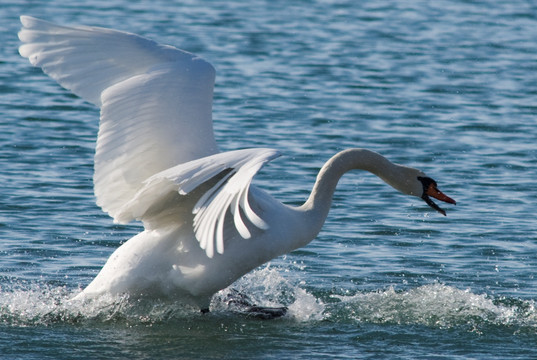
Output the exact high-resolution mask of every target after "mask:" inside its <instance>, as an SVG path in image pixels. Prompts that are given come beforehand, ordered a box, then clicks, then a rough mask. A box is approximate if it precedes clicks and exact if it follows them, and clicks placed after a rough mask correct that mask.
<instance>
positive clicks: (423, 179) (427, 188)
mask: <svg viewBox="0 0 537 360" xmlns="http://www.w3.org/2000/svg"><path fill="white" fill-rule="evenodd" d="M416 179H417V181H418V182H419V183H420V184H421V198H422V199H423V200H424V201H425V202H426V203H427V205H429V206H430V207H432V208H433V209H435V210H436V211H438V212H439V213H440V214H442V215H444V216H446V212H445V211H444V210H443V209H442V208H441V207H440V206H438V205H436V204H435V202H434V201H433V200H431V198H435V199H437V200H440V201H443V202H446V203H448V204H454V205H455V204H456V202H455V200H453V199H452V198H450V197H449V196H447V195H445V194H444V193H443V192H441V191H440V190H438V185H437V184H436V181H434V180H433V179H431V178H430V177H427V176H425V175H424V176H417V178H416Z"/></svg>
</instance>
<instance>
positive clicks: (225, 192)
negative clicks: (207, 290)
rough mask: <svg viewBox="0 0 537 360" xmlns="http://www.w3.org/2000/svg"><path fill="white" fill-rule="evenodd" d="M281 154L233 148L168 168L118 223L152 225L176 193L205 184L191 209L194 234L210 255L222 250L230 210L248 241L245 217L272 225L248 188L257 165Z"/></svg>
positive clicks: (256, 223) (122, 213)
mask: <svg viewBox="0 0 537 360" xmlns="http://www.w3.org/2000/svg"><path fill="white" fill-rule="evenodd" d="M279 155H280V154H279V152H278V151H276V150H273V149H261V148H258V149H245V150H237V151H229V152H224V153H219V154H215V155H211V156H207V157H204V158H201V159H196V160H193V161H189V162H187V163H183V164H180V165H177V166H175V167H172V168H170V169H167V170H164V171H162V172H160V173H158V174H155V175H153V176H152V177H150V178H149V179H147V180H146V181H144V186H143V187H142V189H141V190H140V191H138V193H137V194H136V195H135V196H134V197H133V199H132V200H131V201H129V202H128V203H127V204H125V206H123V207H122V209H120V211H119V212H118V215H117V216H116V221H118V222H122V223H123V222H129V221H131V220H133V219H138V220H142V221H144V223H145V224H146V226H148V227H150V226H151V225H150V224H148V223H151V222H152V221H155V219H154V217H155V209H158V213H157V215H156V216H157V217H158V216H159V214H165V213H166V211H165V208H166V206H168V204H169V199H170V198H173V194H177V193H179V195H180V196H188V195H189V194H191V193H192V192H193V191H194V190H196V189H199V188H200V187H202V185H205V187H203V192H202V193H201V194H198V195H196V196H197V197H196V198H195V199H194V205H193V207H192V214H193V215H194V216H193V223H192V226H193V229H194V234H195V236H196V239H197V240H198V241H199V243H200V246H201V248H202V249H204V250H205V252H206V254H207V256H208V257H213V256H214V252H215V251H216V252H217V253H220V254H223V253H224V219H225V217H226V215H227V214H228V213H231V214H232V216H233V223H234V226H235V228H236V230H237V231H238V233H239V234H240V235H241V236H242V237H243V238H245V239H247V238H250V236H251V234H250V231H249V230H248V227H247V226H246V220H247V221H248V222H249V223H250V224H252V225H254V226H255V227H257V228H259V229H267V228H268V226H267V224H266V222H265V221H264V220H263V219H262V218H261V217H259V216H258V215H257V214H256V213H255V212H254V211H253V210H252V208H251V206H250V204H249V202H248V201H249V199H248V190H249V188H250V183H251V181H252V178H253V177H254V176H255V174H256V173H257V172H258V171H259V169H261V167H262V166H263V165H264V164H265V163H267V162H268V161H270V160H272V159H274V158H276V157H278V156H279ZM207 184H209V185H208V186H207ZM179 201H180V200H179ZM162 216H163V215H162ZM176 220H177V219H175V221H176Z"/></svg>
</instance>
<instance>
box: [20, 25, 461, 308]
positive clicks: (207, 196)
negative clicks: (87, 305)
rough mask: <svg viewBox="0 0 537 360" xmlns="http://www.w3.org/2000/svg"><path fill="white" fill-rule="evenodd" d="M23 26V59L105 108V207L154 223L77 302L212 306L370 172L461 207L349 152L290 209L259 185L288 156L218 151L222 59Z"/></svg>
mask: <svg viewBox="0 0 537 360" xmlns="http://www.w3.org/2000/svg"><path fill="white" fill-rule="evenodd" d="M20 19H21V23H22V25H23V27H22V29H21V31H20V32H19V38H20V40H21V41H22V42H23V45H21V46H20V49H19V52H20V54H21V55H22V56H23V57H27V58H28V59H29V60H30V62H31V63H32V64H33V65H34V66H39V67H41V68H42V69H43V71H44V72H45V73H47V74H48V75H49V76H50V77H52V78H53V79H55V80H56V81H57V82H58V83H60V85H62V86H63V87H65V88H67V89H69V90H71V91H72V92H73V93H75V94H77V95H78V96H80V97H82V98H83V99H85V100H87V101H89V102H91V103H93V104H95V105H96V106H98V107H100V109H101V117H100V127H99V134H98V138H97V145H96V153H95V174H94V179H93V180H94V186H95V195H96V198H97V204H98V205H99V206H100V207H102V209H103V210H104V211H106V212H108V214H110V216H112V217H113V218H114V221H115V222H117V223H121V224H125V223H128V222H129V221H132V220H141V221H142V222H143V225H144V227H145V230H144V231H143V232H141V233H140V234H138V235H136V236H134V237H133V238H131V239H130V240H128V241H127V242H126V243H124V244H123V245H121V246H120V247H119V248H118V249H117V250H116V251H115V252H114V253H113V254H112V255H111V256H110V258H109V259H108V261H107V262H106V264H105V265H104V267H103V268H102V270H101V271H100V273H99V274H98V275H97V277H96V278H95V279H94V280H93V281H92V282H91V283H90V284H89V285H88V286H87V287H86V288H85V289H84V290H83V292H82V293H81V294H80V295H79V296H78V298H92V297H95V296H99V295H101V294H123V293H128V294H134V295H144V294H145V295H151V296H169V297H183V298H185V299H187V300H191V301H193V302H194V303H195V304H197V305H198V306H199V307H200V309H201V310H202V311H208V309H209V303H210V300H211V297H212V295H213V294H215V293H216V292H217V291H219V290H221V289H223V288H225V287H227V286H228V285H230V284H231V283H233V282H234V281H235V280H237V279H238V278H239V277H241V276H242V275H244V274H246V273H247V272H249V271H251V270H252V269H254V268H256V267H258V266H259V265H261V264H263V263H265V262H267V261H269V260H271V259H273V258H275V257H277V256H279V255H282V254H285V253H288V252H290V251H292V250H294V249H297V248H300V247H302V246H305V245H306V244H308V243H309V242H310V241H312V240H313V239H314V238H315V237H316V236H317V234H318V232H319V231H320V229H321V226H322V225H323V223H324V221H325V218H326V216H327V214H328V210H329V208H330V204H331V201H332V195H333V193H334V190H335V187H336V185H337V182H338V180H339V178H340V177H341V176H342V175H343V174H344V173H346V172H347V171H349V170H352V169H362V170H366V171H369V172H371V173H373V174H375V175H377V176H378V177H380V178H381V179H382V180H384V181H385V182H386V183H388V184H389V185H391V186H392V187H394V188H395V189H397V190H398V191H400V192H402V193H404V194H408V195H413V196H418V197H421V198H422V199H424V200H425V201H426V202H427V204H429V205H430V206H431V207H433V208H434V209H436V210H437V211H439V212H440V213H442V214H444V215H445V212H444V211H443V210H442V209H441V208H439V207H438V206H437V205H436V204H435V203H434V202H433V201H432V200H431V197H433V198H436V199H438V200H441V201H444V202H447V203H451V204H455V201H454V200H452V199H451V198H449V197H448V196H446V195H444V194H443V193H441V192H440V191H439V190H438V189H437V185H436V182H435V181H434V180H432V179H431V178H429V177H427V176H426V175H425V174H424V173H422V172H421V171H419V170H416V169H413V168H409V167H405V166H401V165H397V164H394V163H392V162H390V161H388V160H387V159H386V158H384V157H383V156H381V155H379V154H378V153H375V152H373V151H369V150H365V149H349V150H345V151H342V152H340V153H338V154H336V155H335V156H334V157H332V158H331V159H330V160H328V162H327V163H326V164H325V165H324V166H323V167H322V169H321V170H320V172H319V175H318V177H317V180H316V182H315V185H314V186H313V190H312V192H311V195H310V196H309V198H308V199H307V200H306V202H305V203H304V204H303V205H302V206H298V207H291V206H288V205H284V204H282V203H280V202H279V201H277V200H275V199H274V198H272V197H271V196H270V195H268V194H267V193H266V192H264V191H263V190H261V189H259V188H257V187H254V186H250V183H251V181H252V178H253V177H254V175H255V174H256V173H257V171H259V169H260V168H261V167H262V166H263V165H264V164H265V163H267V162H268V161H270V160H272V159H274V158H276V157H277V156H279V153H278V152H277V151H275V150H272V149H244V150H237V151H229V152H219V150H218V147H217V145H216V142H215V139H214V135H213V127H212V98H213V86H214V78H215V70H214V68H213V67H212V66H211V64H209V63H208V62H206V61H205V60H203V59H201V58H199V57H197V56H196V55H193V54H190V53H188V52H185V51H182V50H179V49H176V48H174V47H171V46H165V45H160V44H157V43H155V42H153V41H151V40H148V39H145V38H142V37H140V36H137V35H134V34H130V33H125V32H120V31H116V30H110V29H104V28H97V27H86V26H79V27H65V26H59V25H55V24H52V23H50V22H46V21H43V20H39V19H36V18H32V17H29V16H21V18H20Z"/></svg>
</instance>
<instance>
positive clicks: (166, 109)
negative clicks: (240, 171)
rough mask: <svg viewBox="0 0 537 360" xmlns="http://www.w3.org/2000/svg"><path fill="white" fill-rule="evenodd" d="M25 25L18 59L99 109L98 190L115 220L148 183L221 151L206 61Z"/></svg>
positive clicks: (80, 31)
mask: <svg viewBox="0 0 537 360" xmlns="http://www.w3.org/2000/svg"><path fill="white" fill-rule="evenodd" d="M21 23H22V25H23V27H22V29H21V31H20V32H19V38H20V39H21V41H22V42H23V45H21V46H20V48H19V52H20V54H21V55H22V56H24V57H27V58H28V59H29V60H30V62H31V63H32V64H33V65H35V66H39V67H41V68H42V69H43V71H44V72H45V73H47V74H48V75H50V76H51V77H52V78H53V79H55V80H56V81H58V82H59V83H60V85H62V86H63V87H65V88H67V89H69V90H71V91H73V92H74V93H75V94H77V95H79V96H81V97H82V98H84V99H85V100H87V101H89V102H92V103H93V104H95V105H97V106H99V107H101V122H100V126H99V135H98V139H97V148H96V154H95V174H94V186H95V195H96V197H97V203H98V205H99V206H101V207H102V208H103V210H105V211H107V212H108V213H109V214H110V215H111V216H112V217H114V218H115V217H116V215H117V213H118V211H119V209H120V208H122V207H123V205H124V204H125V203H126V202H128V201H129V200H130V199H131V198H132V197H133V196H134V195H135V194H136V192H137V191H138V190H139V189H140V188H141V186H142V184H143V181H144V180H146V179H147V178H149V177H150V176H152V175H154V174H156V173H158V172H160V171H163V170H165V169H167V168H170V167H173V166H175V165H177V164H181V163H184V162H187V161H190V160H193V159H197V158H200V157H204V156H208V155H211V154H214V153H216V152H218V148H217V146H216V142H215V140H214V134H213V127H212V99H213V87H214V77H215V71H214V68H213V67H212V65H211V64H209V63H208V62H206V61H204V60H203V59H201V58H199V57H197V56H195V55H193V54H190V53H188V52H185V51H182V50H179V49H176V48H174V47H171V46H165V45H160V44H157V43H156V42H154V41H152V40H149V39H145V38H143V37H140V36H137V35H134V34H130V33H126V32H121V31H116V30H110V29H104V28H98V27H86V26H79V27H68V26H60V25H56V24H53V23H50V22H47V21H43V20H39V19H36V18H32V17H29V16H22V17H21Z"/></svg>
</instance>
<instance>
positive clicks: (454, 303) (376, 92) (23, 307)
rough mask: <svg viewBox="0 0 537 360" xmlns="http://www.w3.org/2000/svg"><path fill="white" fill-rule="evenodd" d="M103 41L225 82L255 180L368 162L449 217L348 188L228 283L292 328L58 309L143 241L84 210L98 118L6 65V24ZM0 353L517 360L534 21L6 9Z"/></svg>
mask: <svg viewBox="0 0 537 360" xmlns="http://www.w3.org/2000/svg"><path fill="white" fill-rule="evenodd" d="M23 13H24V14H28V15H34V16H40V17H44V18H46V19H49V20H51V21H55V22H59V23H71V24H91V25H100V26H105V27H114V28H118V29H122V30H126V31H131V32H136V33H140V34H142V35H145V36H148V37H150V38H153V39H155V40H157V41H159V42H164V43H169V44H173V45H176V46H179V47H182V48H184V49H187V50H190V51H192V52H196V53H198V54H199V55H201V56H203V57H204V58H206V59H208V60H209V61H211V62H212V63H213V64H214V65H215V67H216V69H217V85H216V93H215V106H214V110H215V127H216V131H217V138H218V141H219V144H220V146H221V148H222V149H224V150H232V149H236V148H241V147H254V146H259V147H262V146H264V147H274V148H277V149H279V150H281V151H282V152H283V153H284V156H283V157H282V158H279V159H277V160H276V161H274V162H273V163H272V164H270V166H268V167H266V168H264V169H263V171H262V173H261V174H260V175H259V176H258V177H257V178H256V183H257V184H258V185H259V186H261V187H263V188H265V189H267V190H268V191H270V192H271V193H272V194H274V196H276V197H277V198H279V199H281V200H284V201H286V202H289V203H292V204H298V203H300V202H301V201H303V200H304V199H305V198H306V196H307V194H308V192H309V190H310V188H311V185H312V183H313V181H314V178H315V176H316V172H317V170H318V168H319V167H320V166H321V165H322V163H323V162H324V161H325V160H327V159H328V158H329V157H330V156H332V155H333V154H334V153H335V152H337V151H339V150H341V149H344V148H348V147H367V148H370V149H373V150H376V151H378V152H380V153H382V154H384V155H385V156H387V157H388V158H390V159H391V160H393V161H395V162H399V163H404V164H407V165H410V166H414V167H418V168H420V169H422V170H424V171H426V172H427V173H428V175H430V176H432V177H433V178H435V179H436V180H437V181H438V182H439V185H440V188H441V189H442V190H443V191H444V192H445V193H446V194H448V195H450V196H452V197H453V198H454V199H456V200H457V202H458V204H457V206H455V207H453V206H449V205H448V206H445V208H446V210H447V212H448V216H447V217H443V216H441V215H439V214H437V213H433V212H432V211H431V210H430V209H429V208H427V207H426V206H425V205H424V204H422V203H421V202H420V201H419V200H417V199H412V198H408V197H405V196H402V195H399V194H397V193H396V192H394V191H393V190H392V189H391V188H389V187H387V186H386V185H384V184H382V182H381V181H379V180H378V179H376V178H374V177H373V176H371V175H369V174H366V173H359V172H356V173H352V174H348V175H346V176H345V177H344V178H343V179H342V181H341V182H340V184H339V187H338V190H337V192H336V194H335V198H334V206H333V209H332V211H331V213H330V215H329V218H328V220H327V222H326V224H325V227H324V229H323V231H322V232H321V234H320V235H319V237H318V238H317V239H316V240H315V241H313V242H312V243H311V244H310V245H309V246H307V247H306V248H303V249H300V250H298V251H295V252H293V253H291V254H289V255H287V256H285V257H282V258H279V259H276V260H274V261H272V262H271V263H270V264H269V265H268V266H263V267H261V268H259V269H257V270H256V271H254V272H252V273H251V274H248V275H247V276H246V277H244V278H243V279H241V280H239V282H238V283H237V284H235V285H234V287H235V288H238V289H239V290H241V291H242V292H244V293H246V294H248V295H249V296H251V297H252V298H253V299H254V300H256V301H258V302H260V303H264V304H269V305H270V304H283V305H287V306H289V308H290V311H289V315H288V316H286V317H285V318H283V319H279V320H275V321H259V320H254V319H248V318H245V317H242V316H237V315H236V314H233V313H232V312H231V311H230V309H229V308H228V307H227V306H226V305H225V302H223V301H222V299H223V298H224V297H225V294H226V291H228V290H226V291H224V292H223V293H221V294H218V296H216V297H215V299H214V300H213V304H212V307H213V309H214V311H213V312H212V313H211V314H209V315H205V316H202V315H201V314H199V313H198V312H197V310H195V309H191V308H188V307H185V306H183V305H181V304H177V303H170V302H163V301H132V300H130V299H128V298H117V299H102V300H101V301H99V302H96V303H94V304H92V305H91V306H86V307H82V306H80V305H79V304H78V305H77V304H75V303H72V302H70V301H69V299H70V298H71V297H72V296H73V295H75V294H77V293H78V292H79V291H80V289H81V288H83V287H84V286H85V285H87V284H88V283H89V281H91V279H92V278H93V277H94V276H95V275H96V273H97V272H98V271H99V269H100V267H101V266H102V265H103V264H104V262H105V260H106V259H107V257H108V256H109V255H110V254H111V253H112V251H113V250H114V249H115V248H117V247H118V246H119V245H120V244H121V243H122V242H123V241H125V240H127V239H128V238H129V237H131V236H132V235H134V234H135V233H137V232H138V231H139V230H140V226H139V225H137V224H131V225H128V226H116V225H113V223H112V221H111V219H110V218H109V217H108V216H107V215H105V214H103V213H102V212H101V210H100V209H99V208H98V207H97V206H96V205H95V203H94V198H93V192H92V180H91V178H92V171H93V170H92V156H93V151H94V141H95V138H96V133H97V127H98V111H97V110H96V109H95V108H93V107H92V106H91V105H89V104H87V103H84V102H83V101H82V100H80V99H78V98H76V97H74V96H73V95H71V94H69V92H67V91H65V90H63V89H61V88H60V87H58V86H57V85H56V84H55V83H54V82H53V81H51V80H50V79H49V78H47V77H46V76H45V75H43V74H42V73H41V71H40V70H38V69H34V68H32V67H30V66H29V64H28V62H27V61H26V60H24V59H22V58H20V57H19V56H18V54H17V47H18V39H17V38H16V33H17V31H18V28H19V24H18V15H20V14H23ZM0 16H1V18H2V21H1V22H0V30H1V32H0V34H2V35H0V36H1V37H2V47H1V49H0V54H1V55H0V79H1V81H0V94H1V95H0V109H1V110H0V113H1V114H2V117H1V121H0V143H1V145H2V146H0V167H1V172H0V183H1V186H0V239H1V240H0V264H1V265H0V334H1V335H0V357H1V358H6V359H72V358H77V359H79V358H94V359H99V358H103V359H104V358H106V359H121V358H139V359H149V358H151V359H155V358H160V359H172V358H186V359H188V358H196V359H198V358H205V359H210V358H218V359H222V358H230V359H231V358H232V359H242V358H244V359H246V358H248V359H251V358H259V359H281V358H297V359H300V358H308V359H311V358H322V359H324V358H352V359H357V358H371V359H378V358H390V359H395V358H401V359H405V358H407V359H415V358H423V359H434V358H437V359H441V358H449V359H453V358H460V359H467V358H472V359H505V358H510V359H525V358H534V357H535V344H536V343H537V310H536V300H537V297H536V293H537V281H536V279H535V276H536V269H537V257H536V253H537V233H536V229H537V226H536V217H535V213H536V210H537V206H536V205H535V204H536V199H537V185H536V183H535V178H536V171H535V169H536V163H537V151H536V146H535V139H536V137H537V122H536V114H537V103H536V95H537V71H536V70H537V62H536V61H535V59H536V58H537V57H536V55H537V48H536V46H535V38H536V35H537V30H536V29H537V7H536V6H535V5H532V3H531V2H525V1H522V0H515V1H510V2H495V1H463V0H453V1H435V2H427V1H414V2H396V1H390V0H386V1H368V2H366V1H362V2H358V1H344V0H341V1H315V2H309V1H295V2H292V3H290V2H287V1H280V0H272V1H261V0H255V1H249V2H242V1H233V0H231V1H226V2H219V1H205V2H203V3H201V2H194V1H191V2H189V1H186V2H185V1H164V0H162V1H151V2H140V1H126V0H108V1H80V2H77V3H76V4H71V5H65V4H62V2H60V1H47V2H39V1H27V2H18V1H14V2H11V1H9V0H3V1H2V6H1V7H0Z"/></svg>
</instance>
